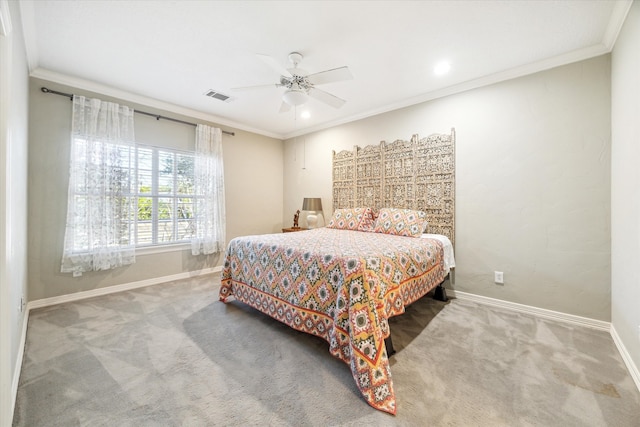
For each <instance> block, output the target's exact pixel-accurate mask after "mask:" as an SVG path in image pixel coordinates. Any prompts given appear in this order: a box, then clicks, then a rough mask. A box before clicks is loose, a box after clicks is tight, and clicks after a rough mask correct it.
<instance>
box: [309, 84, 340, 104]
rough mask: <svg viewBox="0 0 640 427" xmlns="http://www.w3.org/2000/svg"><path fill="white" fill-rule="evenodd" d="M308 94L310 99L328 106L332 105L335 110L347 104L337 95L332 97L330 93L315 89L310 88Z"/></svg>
mask: <svg viewBox="0 0 640 427" xmlns="http://www.w3.org/2000/svg"><path fill="white" fill-rule="evenodd" d="M308 94H309V96H310V97H312V98H315V99H317V100H318V101H322V102H324V103H325V104H327V105H331V106H332V107H334V108H340V107H342V106H343V105H344V103H345V102H347V101H345V100H344V99H342V98H338V97H337V96H335V95H331V94H330V93H329V92H325V91H323V90H320V89H317V88H315V87H312V88H309V92H308Z"/></svg>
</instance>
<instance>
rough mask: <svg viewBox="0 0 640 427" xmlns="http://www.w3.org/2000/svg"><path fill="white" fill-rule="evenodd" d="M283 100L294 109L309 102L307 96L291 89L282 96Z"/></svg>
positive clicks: (298, 90)
mask: <svg viewBox="0 0 640 427" xmlns="http://www.w3.org/2000/svg"><path fill="white" fill-rule="evenodd" d="M282 100H283V101H284V102H286V103H287V104H289V105H291V106H292V107H295V106H297V105H302V104H304V103H305V102H307V94H306V93H305V92H304V91H303V90H300V89H289V90H288V91H286V92H285V93H284V94H283V95H282Z"/></svg>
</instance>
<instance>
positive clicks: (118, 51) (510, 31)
mask: <svg viewBox="0 0 640 427" xmlns="http://www.w3.org/2000/svg"><path fill="white" fill-rule="evenodd" d="M630 4H631V2H630V1H627V0H624V1H612V0H606V1H599V0H528V1H516V0H512V1H506V0H502V1H488V0H473V1H168V0H165V1H152V0H147V1H99V0H77V1H59V0H58V1H46V0H37V1H24V0H22V1H21V13H22V22H23V27H24V32H25V42H26V46H27V57H28V61H29V66H30V69H31V75H33V76H36V77H42V78H46V79H49V80H54V81H58V82H60V83H74V84H75V85H76V87H82V88H86V89H92V88H95V87H101V88H102V89H105V88H117V90H118V93H119V94H122V93H127V94H132V96H125V97H124V98H125V99H127V98H128V99H129V100H133V99H142V98H141V97H145V98H152V99H154V100H158V101H162V103H158V105H166V104H164V103H169V104H173V105H174V106H176V108H172V110H173V111H176V112H191V113H194V112H195V113H197V114H196V117H201V118H208V119H209V120H212V121H215V122H217V123H220V124H221V125H227V126H234V127H238V128H240V129H245V130H250V131H254V132H258V133H261V134H264V135H268V136H273V137H278V138H285V137H291V136H293V135H297V134H301V133H306V132H309V131H312V130H317V129H322V128H325V127H328V126H333V125H336V124H339V123H345V122H348V121H352V120H355V119H359V118H363V117H367V116H370V115H372V114H377V113H381V112H384V111H389V110H392V109H396V108H399V107H404V106H408V105H412V104H415V103H418V102H423V101H426V100H429V99H433V98H437V97H439V96H443V95H447V94H451V93H455V92H459V91H461V90H466V89H469V88H472V87H477V86H481V85H484V84H490V83H494V82H497V81H500V80H504V79H507V78H513V77H516V76H519V75H524V74H528V73H531V72H535V71H539V70H543V69H547V68H551V67H554V66H558V65H562V64H566V63H569V62H574V61H577V60H581V59H586V58H589V57H593V56H597V55H601V54H604V53H607V52H609V51H611V48H612V46H613V43H614V42H615V38H616V37H617V35H618V31H619V30H620V27H621V26H622V23H623V21H624V18H625V17H626V14H627V12H628V9H629V7H630ZM292 51H298V52H300V53H302V54H303V55H304V59H303V61H302V64H301V65H300V67H301V68H304V69H306V70H308V71H309V72H312V73H313V72H318V71H323V70H326V69H331V68H336V67H340V66H343V65H346V66H348V67H349V69H350V70H351V73H352V74H353V76H354V79H353V80H348V81H342V82H335V83H328V84H325V85H322V86H320V88H321V89H323V90H325V91H328V92H330V93H332V94H334V95H336V96H338V97H340V98H343V99H345V100H347V102H346V104H345V105H344V106H343V107H342V108H340V109H334V108H332V107H329V106H327V105H325V104H322V103H321V102H319V101H316V100H314V99H312V100H310V101H309V102H308V103H307V104H305V105H304V106H303V107H298V113H301V112H302V111H303V110H308V111H309V113H310V115H311V117H310V118H309V119H301V118H298V119H294V110H293V109H292V110H291V112H289V113H279V112H278V110H279V108H280V104H281V95H282V93H283V92H284V89H283V88H276V87H275V85H274V87H272V88H268V89H263V90H257V91H251V92H234V91H233V90H232V88H234V87H240V86H250V85H259V84H269V83H274V84H275V83H276V82H278V81H279V76H278V74H277V73H276V72H275V71H274V70H273V69H272V68H269V67H268V66H267V65H266V64H265V63H264V62H263V61H261V60H260V59H258V57H257V56H256V54H266V55H269V56H272V57H273V58H275V59H276V60H277V61H279V62H280V63H281V64H282V65H283V66H286V67H287V68H288V67H290V64H288V63H287V56H288V54H289V53H290V52H292ZM441 60H448V61H450V63H451V71H450V72H449V73H448V74H447V75H445V76H441V77H438V76H435V75H434V73H433V67H434V66H435V64H436V63H437V62H438V61H441ZM209 89H214V90H217V91H220V92H222V93H224V94H227V95H231V96H232V97H233V100H232V101H231V102H221V101H218V100H215V99H211V98H208V97H205V96H204V95H203V94H204V93H205V92H206V91H207V90H209ZM103 93H104V92H103ZM121 97H122V96H121ZM192 110H193V111H192Z"/></svg>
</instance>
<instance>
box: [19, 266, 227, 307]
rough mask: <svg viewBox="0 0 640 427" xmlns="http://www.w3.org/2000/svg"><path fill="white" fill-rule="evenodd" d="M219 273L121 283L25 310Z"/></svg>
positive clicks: (33, 304) (37, 302)
mask: <svg viewBox="0 0 640 427" xmlns="http://www.w3.org/2000/svg"><path fill="white" fill-rule="evenodd" d="M220 271H222V267H221V266H218V267H212V268H205V269H203V270H197V271H187V272H184V273H178V274H172V275H170V276H162V277H154V278H153V279H146V280H139V281H137V282H130V283H123V284H121V285H114V286H107V287H104V288H98V289H92V290H90V291H83V292H76V293H73V294H67V295H60V296H57V297H51V298H43V299H39V300H35V301H29V303H28V304H27V309H28V310H33V309H36V308H42V307H48V306H50V305H56V304H62V303H65V302H72V301H79V300H83V299H86V298H93V297H98V296H102V295H109V294H114V293H116V292H122V291H129V290H132V289H138V288H144V287H146V286H152V285H158V284H160V283H166V282H172V281H174V280H182V279H188V278H190V277H197V276H203V275H205V274H211V273H217V272H220Z"/></svg>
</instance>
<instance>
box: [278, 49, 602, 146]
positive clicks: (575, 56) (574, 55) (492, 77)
mask: <svg viewBox="0 0 640 427" xmlns="http://www.w3.org/2000/svg"><path fill="white" fill-rule="evenodd" d="M609 52H611V48H609V47H607V46H606V45H605V44H604V43H598V44H596V45H593V46H589V47H586V48H583V49H577V50H574V51H571V52H567V53H565V54H562V55H557V56H554V57H551V58H546V59H543V60H541V61H536V62H532V63H529V64H526V65H522V66H519V67H515V68H511V69H509V70H505V71H502V72H499V73H494V74H489V75H487V76H484V77H480V78H478V79H473V80H468V81H465V82H461V83H458V84H454V85H452V86H448V87H445V88H442V89H438V90H435V91H432V92H427V93H424V94H421V95H418V96H415V97H411V98H407V99H404V100H402V101H399V102H396V103H393V104H389V105H386V106H384V107H381V108H377V109H373V110H369V111H365V112H363V113H360V114H356V115H353V116H349V117H345V118H342V119H340V120H335V121H331V122H326V123H322V124H319V125H317V126H312V127H309V128H304V129H300V130H298V131H296V132H291V133H288V134H286V135H285V139H289V138H293V137H296V136H301V135H307V134H309V133H313V132H318V131H321V130H325V129H328V128H332V127H335V126H339V125H343V124H347V123H351V122H355V121H357V120H362V119H366V118H369V117H372V116H376V115H378V114H383V113H388V112H390V111H394V110H398V109H400V108H405V107H410V106H413V105H417V104H421V103H423V102H427V101H433V100H435V99H438V98H444V97H446V96H450V95H455V94H458V93H462V92H466V91H469V90H472V89H477V88H481V87H484V86H489V85H492V84H496V83H500V82H503V81H507V80H512V79H515V78H518V77H524V76H527V75H530V74H535V73H538V72H541V71H545V70H549V69H552V68H556V67H561V66H563V65H568V64H571V63H574V62H579V61H584V60H586V59H591V58H595V57H597V56H601V55H605V54H607V53H609Z"/></svg>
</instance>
